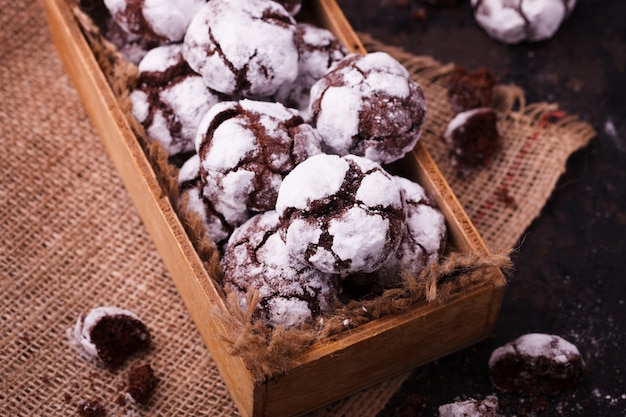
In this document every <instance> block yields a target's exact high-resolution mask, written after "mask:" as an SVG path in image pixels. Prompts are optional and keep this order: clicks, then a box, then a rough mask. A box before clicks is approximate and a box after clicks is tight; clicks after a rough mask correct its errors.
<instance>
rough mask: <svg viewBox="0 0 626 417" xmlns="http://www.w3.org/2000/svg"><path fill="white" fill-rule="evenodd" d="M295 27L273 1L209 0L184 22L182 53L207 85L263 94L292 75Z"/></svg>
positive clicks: (250, 94) (295, 55) (223, 90)
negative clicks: (185, 24)
mask: <svg viewBox="0 0 626 417" xmlns="http://www.w3.org/2000/svg"><path fill="white" fill-rule="evenodd" d="M295 27H296V23H295V20H294V19H293V18H292V17H291V16H290V15H289V14H288V13H287V11H286V10H285V9H284V8H283V7H282V6H281V5H280V4H278V3H276V2H273V1H267V0H239V1H230V0H211V1H209V2H208V3H207V4H206V5H205V6H204V7H203V8H202V9H201V10H200V11H199V12H198V13H197V14H196V16H195V17H194V19H193V20H192V22H191V24H190V25H189V28H188V30H187V34H186V35H185V40H184V49H183V54H184V56H185V59H186V60H187V61H188V62H189V65H190V66H191V68H193V69H194V70H195V71H196V72H198V73H199V74H200V75H202V78H203V79H204V81H205V83H206V84H207V86H209V87H210V88H212V89H214V90H216V91H219V92H221V93H224V94H229V95H241V96H245V97H250V98H260V97H268V96H271V95H272V94H274V93H275V92H276V90H277V89H278V87H280V86H281V85H282V84H284V83H286V82H291V81H293V80H294V79H295V78H296V76H297V75H298V51H297V49H296V45H295V42H294V34H295Z"/></svg>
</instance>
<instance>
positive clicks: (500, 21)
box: [471, 0, 576, 44]
mask: <svg viewBox="0 0 626 417" xmlns="http://www.w3.org/2000/svg"><path fill="white" fill-rule="evenodd" d="M471 1H472V8H473V10H474V18H475V19H476V22H477V23H478V24H479V25H480V26H481V27H482V28H483V29H484V30H485V31H486V32H487V34H488V35H489V36H491V37H492V38H494V39H497V40H499V41H501V42H504V43H508V44H516V43H520V42H522V41H530V42H536V41H542V40H546V39H549V38H551V37H552V36H554V34H555V33H556V31H557V30H558V28H559V27H560V26H561V24H562V23H563V21H564V20H565V18H566V17H567V16H569V15H570V13H571V12H572V10H573V9H574V6H575V5H576V0H471Z"/></svg>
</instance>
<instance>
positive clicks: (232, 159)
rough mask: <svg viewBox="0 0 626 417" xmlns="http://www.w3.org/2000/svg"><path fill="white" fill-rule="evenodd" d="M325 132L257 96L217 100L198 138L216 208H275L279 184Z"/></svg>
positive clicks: (316, 146)
mask: <svg viewBox="0 0 626 417" xmlns="http://www.w3.org/2000/svg"><path fill="white" fill-rule="evenodd" d="M319 140H320V139H319V135H318V133H317V131H316V130H315V129H314V128H313V127H312V126H311V125H309V124H307V123H304V120H302V118H301V117H300V115H299V114H298V112H297V111H296V110H293V109H288V108H286V107H285V106H283V105H282V104H280V103H273V102H262V101H253V100H247V99H246V100H241V101H228V102H221V103H219V104H216V105H215V106H214V107H213V108H211V110H209V112H208V113H207V114H206V115H205V117H204V119H203V121H202V123H201V125H200V127H199V129H198V136H197V139H196V149H197V152H198V155H200V160H201V173H202V175H203V178H204V180H205V182H206V183H210V184H211V187H206V189H205V195H206V196H207V197H208V198H209V199H210V200H211V201H212V202H213V204H214V205H215V207H216V209H217V210H218V211H220V212H225V209H228V210H230V209H232V208H237V209H238V210H239V209H240V208H241V207H245V208H247V209H250V210H252V211H256V212H261V211H266V210H272V209H274V205H275V203H276V197H277V195H278V188H279V187H280V184H281V182H282V180H283V177H284V176H285V175H287V174H288V173H289V172H290V171H291V170H292V169H293V168H294V167H295V166H296V165H297V164H298V163H300V162H302V161H304V160H305V159H307V158H308V157H309V156H312V155H315V154H318V153H320V147H319Z"/></svg>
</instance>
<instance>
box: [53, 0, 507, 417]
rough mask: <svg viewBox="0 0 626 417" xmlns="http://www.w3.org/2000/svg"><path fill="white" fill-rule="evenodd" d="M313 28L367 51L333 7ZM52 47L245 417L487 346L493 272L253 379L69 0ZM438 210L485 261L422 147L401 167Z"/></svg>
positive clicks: (497, 275)
mask: <svg viewBox="0 0 626 417" xmlns="http://www.w3.org/2000/svg"><path fill="white" fill-rule="evenodd" d="M311 4H312V6H311V7H312V8H313V10H314V13H315V15H316V16H317V19H318V20H319V22H318V23H319V24H320V25H322V26H324V27H326V28H328V29H330V30H331V31H333V32H334V33H335V35H336V36H337V37H338V38H339V39H340V40H341V41H342V42H344V44H345V45H346V46H347V47H348V48H349V49H350V50H351V51H354V52H361V53H364V52H365V51H364V49H363V46H362V44H361V42H360V41H359V39H358V38H357V36H356V35H355V33H354V32H353V30H352V29H351V27H350V25H349V24H348V22H347V21H346V19H345V17H344V15H343V13H342V12H341V10H340V9H339V7H338V6H337V4H336V3H335V1H334V0H315V1H311ZM45 6H46V13H47V18H48V21H49V25H50V28H51V33H52V37H53V41H54V43H55V44H56V47H57V49H58V52H59V55H60V57H61V59H62V61H63V63H64V65H65V67H66V70H67V73H68V74H69V76H70V78H71V79H72V80H73V82H74V83H75V85H76V88H77V90H78V92H79V94H80V96H81V98H82V101H83V103H84V105H85V108H86V110H87V112H88V114H89V116H90V118H91V120H92V122H93V124H94V125H95V127H96V129H97V131H98V133H99V135H100V137H101V139H102V141H103V143H104V145H105V147H106V149H107V151H108V153H109V154H110V157H111V159H112V160H113V162H114V164H115V166H116V168H117V170H118V171H119V174H120V176H121V178H122V179H123V181H124V184H125V186H126V187H127V189H128V191H129V193H130V195H131V197H132V198H133V200H134V203H135V204H136V206H137V209H138V211H139V213H140V215H141V217H142V219H143V221H144V223H145V226H146V228H147V229H148V231H149V233H150V234H151V236H152V237H153V239H154V242H155V244H156V246H157V249H158V250H159V252H160V254H161V256H162V258H163V261H164V262H165V264H166V266H167V268H168V270H169V271H170V273H171V276H172V278H173V280H174V281H175V284H176V286H177V288H178V291H179V292H180V294H181V296H182V298H183V300H184V302H185V304H186V306H187V308H188V310H189V312H190V314H191V316H192V317H193V319H194V322H195V323H196V326H197V328H198V330H199V331H200V333H201V335H202V337H203V340H204V341H205V343H206V345H207V347H208V349H209V351H210V353H211V356H212V358H213V360H214V362H215V364H216V365H217V367H218V369H219V370H220V373H221V375H222V376H223V379H224V381H225V383H226V385H227V387H228V389H229V391H230V393H231V396H232V398H233V400H234V402H235V403H236V405H237V407H238V409H239V410H240V412H241V414H242V415H243V416H250V417H252V416H254V417H257V416H275V417H277V416H288V415H296V414H301V413H304V412H306V411H310V410H312V409H315V408H317V407H320V406H322V405H324V404H328V403H330V402H332V401H335V400H337V399H340V398H342V397H345V396H347V395H349V394H352V393H355V392H357V391H359V390H361V389H363V388H365V387H368V386H371V385H373V384H376V383H378V382H381V381H383V380H385V379H387V378H390V377H392V376H395V375H399V374H401V373H404V372H406V371H408V370H410V369H412V368H414V367H417V366H420V365H423V364H426V363H428V362H430V361H433V360H435V359H437V358H440V357H442V356H445V355H448V354H450V353H453V352H455V351H458V350H460V349H463V348H465V347H468V346H470V345H472V344H474V343H476V342H478V341H480V340H482V339H484V338H486V337H487V336H488V335H489V334H490V332H491V329H492V327H493V325H494V322H495V320H496V317H497V315H498V312H499V308H500V303H501V299H502V294H503V291H504V282H505V279H504V277H503V275H502V272H501V271H500V270H499V269H497V268H492V269H490V272H489V274H487V278H486V279H483V280H482V281H479V282H475V283H473V284H472V285H468V286H467V288H461V289H459V290H458V291H456V292H454V293H453V294H452V295H450V296H449V297H447V298H446V299H445V300H444V301H437V302H431V303H429V302H426V301H424V302H421V303H416V304H414V305H412V306H411V307H410V308H407V309H404V310H402V311H400V312H398V313H395V314H390V315H387V316H384V317H382V318H378V319H375V320H371V321H369V322H367V323H365V324H362V325H360V326H358V327H356V328H352V329H350V330H349V331H345V332H341V333H340V334H337V335H334V336H333V337H332V338H328V340H320V341H318V342H315V343H312V344H311V345H309V346H307V347H305V348H304V349H303V350H302V352H301V353H300V354H299V355H298V357H297V358H296V360H295V361H293V363H295V365H293V366H292V367H291V368H290V369H288V370H287V372H284V373H281V374H279V375H273V376H271V377H263V378H259V376H258V375H256V374H254V373H253V372H251V371H250V369H249V367H247V366H246V363H245V361H244V360H243V358H242V357H240V356H237V355H233V354H231V350H230V349H229V346H227V344H226V342H225V341H224V338H223V337H220V335H227V336H228V335H230V334H232V333H233V331H234V330H233V329H230V328H228V322H225V321H223V320H217V319H216V318H215V317H216V314H215V312H216V311H218V312H221V313H223V314H225V315H227V314H229V312H228V308H227V303H226V301H225V299H224V297H223V295H222V291H220V289H219V288H217V286H216V284H215V281H214V280H212V279H211V277H210V275H209V272H208V271H207V268H206V267H205V263H204V262H203V260H202V259H201V258H200V257H199V255H198V253H197V251H196V250H195V249H194V246H193V244H192V242H191V241H190V238H189V236H188V235H187V233H186V231H185V228H184V227H183V224H182V223H181V221H180V219H179V217H178V216H177V213H176V211H175V210H174V207H173V205H172V203H171V201H170V199H169V198H168V196H167V195H166V193H165V192H164V191H163V189H162V187H161V185H160V184H161V183H162V181H160V179H159V178H158V175H157V172H156V171H155V169H154V168H153V164H152V163H151V162H152V161H150V160H149V158H148V156H147V154H146V152H145V148H144V147H142V145H141V144H140V142H139V141H138V140H137V137H136V135H135V133H134V132H133V130H132V129H131V126H130V124H129V120H128V118H127V116H126V113H125V112H124V111H123V110H122V108H121V105H120V102H119V100H118V97H117V96H116V95H115V93H114V91H113V90H112V88H111V85H110V84H109V83H108V82H107V78H106V77H105V76H104V74H103V72H102V70H101V67H100V66H99V65H98V62H97V60H96V58H95V56H94V53H93V50H92V49H91V47H90V44H89V42H88V41H87V39H86V38H85V35H84V33H83V32H82V31H81V27H80V25H79V23H78V21H77V20H76V18H75V14H74V13H73V9H72V7H71V6H70V5H69V4H68V0H45ZM400 165H401V166H402V170H403V171H404V175H407V176H409V177H412V178H413V179H415V180H417V181H418V182H419V183H420V184H421V185H422V186H423V187H424V188H425V189H426V190H427V191H428V193H429V194H430V195H431V196H433V197H434V199H435V200H436V202H437V204H438V205H439V207H440V209H441V210H442V211H443V213H444V215H445V217H446V219H447V226H448V231H449V243H448V247H449V248H450V250H451V251H455V252H457V253H460V254H478V255H488V250H487V248H486V246H485V245H484V243H483V241H482V240H481V237H480V236H479V234H478V233H477V231H476V230H475V228H474V227H473V225H472V223H471V222H470V220H469V219H468V217H467V215H466V214H465V212H464V211H463V208H462V207H461V206H460V204H459V202H458V201H457V199H456V197H455V196H454V194H453V192H452V190H451V189H450V188H449V186H448V184H447V183H446V181H445V179H444V178H443V177H442V175H441V173H440V172H439V170H438V168H437V166H436V165H435V164H434V162H433V160H432V159H431V158H430V156H429V154H428V152H427V151H426V149H425V148H424V147H423V146H422V145H421V143H418V145H417V147H416V148H415V150H414V152H413V153H411V154H409V155H407V156H406V157H405V158H404V160H403V161H402V163H401V164H400Z"/></svg>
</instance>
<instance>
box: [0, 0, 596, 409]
mask: <svg viewBox="0 0 626 417" xmlns="http://www.w3.org/2000/svg"><path fill="white" fill-rule="evenodd" d="M0 9H1V10H3V12H2V14H1V15H0V103H1V104H0V106H1V107H0V138H1V140H2V145H3V146H2V152H1V153H0V294H1V306H0V415H7V416H32V415H76V413H77V411H76V410H77V404H78V403H79V402H80V401H84V400H98V401H100V402H101V403H102V404H103V405H104V406H105V408H106V409H107V411H108V414H107V415H110V416H123V415H150V416H172V415H177V416H200V415H207V416H209V415H210V416H232V415H237V410H236V408H235V406H234V404H233V402H232V401H231V399H230V397H229V395H228V392H227V390H226V388H225V386H224V384H223V382H222V380H221V377H220V375H219V373H218V371H217V369H216V368H215V366H214V365H213V363H212V361H211V357H210V355H209V354H208V352H207V350H206V348H205V347H204V344H203V342H202V340H201V338H200V335H199V334H198V332H197V331H196V329H195V327H194V325H193V323H192V321H191V319H190V317H189V315H188V314H187V312H186V310H185V307H184V305H183V303H182V300H181V299H180V297H179V295H178V293H177V292H176V289H175V287H174V285H173V283H172V281H171V279H170V277H169V274H168V272H167V271H166V270H165V268H164V266H163V263H162V261H161V259H160V257H159V255H158V253H157V252H156V249H155V247H154V245H153V243H152V241H151V240H150V237H149V235H148V234H147V232H146V230H145V229H144V227H143V225H142V223H141V220H140V218H139V217H138V214H137V212H136V210H135V208H134V206H133V204H132V201H131V200H130V197H129V196H128V194H127V193H126V190H125V189H124V187H123V184H122V182H121V180H120V179H119V177H118V175H117V173H116V171H115V170H114V168H113V166H112V164H111V162H110V160H109V158H108V156H107V154H106V152H105V150H104V148H103V146H102V144H101V143H100V141H99V139H98V137H97V134H96V132H95V130H94V129H93V127H92V125H91V123H90V121H89V119H88V118H87V115H86V113H85V111H84V109H83V106H82V104H81V102H80V100H79V98H78V95H77V93H76V91H75V89H74V86H73V85H72V82H71V80H69V78H68V77H67V76H66V74H65V73H64V70H63V68H62V66H61V63H60V61H59V59H58V57H57V54H56V51H55V49H54V47H53V45H52V43H51V41H50V36H49V32H48V28H47V24H46V21H45V17H44V12H43V7H42V4H41V2H40V1H38V0H21V1H9V0H0ZM363 39H364V40H365V44H366V47H367V48H368V49H369V50H375V49H382V50H387V51H389V52H391V53H392V54H394V56H396V57H397V58H398V59H399V60H400V61H401V62H403V63H404V64H405V65H406V66H407V67H408V68H409V69H410V70H411V72H412V73H414V74H415V78H416V79H417V80H418V81H420V82H421V83H422V85H423V86H424V87H425V92H426V97H427V100H428V112H429V114H428V121H427V125H426V127H425V134H424V136H423V140H424V141H425V142H426V144H427V148H428V149H429V150H430V152H431V153H432V155H433V157H434V159H435V160H436V161H438V163H439V166H440V167H441V169H442V171H443V173H444V175H446V177H447V178H448V180H449V181H450V183H451V186H452V188H453V189H454V190H455V192H456V193H457V196H458V197H459V199H460V201H461V202H462V203H463V205H464V206H465V208H466V210H467V211H468V214H469V215H470V217H471V218H472V219H473V220H474V222H475V224H476V226H477V228H478V230H479V231H480V233H481V234H482V236H483V237H484V238H485V241H486V242H487V244H488V246H490V247H491V248H502V247H509V246H513V245H515V244H516V242H517V240H518V239H519V237H520V236H521V235H522V233H523V232H524V230H525V228H526V227H527V226H528V224H529V223H530V222H531V221H532V220H533V219H534V218H535V217H536V216H537V215H538V214H539V213H540V211H541V208H542V206H543V205H544V203H545V201H546V200H547V198H548V197H549V195H550V193H551V191H552V189H553V187H554V185H555V183H556V181H557V179H558V177H559V175H560V174H561V173H562V172H563V171H564V169H565V162H566V159H567V157H568V156H569V155H570V154H571V153H572V152H573V151H575V150H576V149H578V148H580V147H582V146H584V145H585V144H586V143H588V141H589V140H590V139H591V138H592V137H593V135H594V132H593V129H591V128H590V127H589V126H588V125H585V124H583V123H580V122H577V121H576V120H575V118H572V117H567V116H565V117H564V115H563V114H561V113H560V112H558V111H557V110H558V109H556V108H555V107H554V106H548V105H531V106H525V104H524V102H523V94H522V93H521V92H520V91H519V90H517V89H515V88H513V87H506V88H505V87H502V88H501V89H500V93H501V94H499V97H500V101H499V103H498V107H499V108H500V109H501V110H503V111H504V112H503V117H502V120H501V125H500V127H501V130H502V131H503V134H504V137H505V147H504V152H502V154H501V155H500V157H499V158H498V159H497V160H496V161H495V163H494V165H493V166H492V167H491V168H490V169H488V170H482V171H479V172H477V173H476V174H474V175H473V176H472V177H470V178H468V179H465V180H462V179H459V178H457V177H455V176H454V174H453V173H452V172H451V170H450V169H449V167H448V166H447V164H446V161H447V155H446V152H445V150H444V149H443V147H442V144H441V142H440V141H439V139H438V136H439V135H440V134H441V132H442V131H443V129H444V127H445V123H447V120H449V118H450V117H451V115H452V113H451V110H450V109H449V108H448V106H447V103H446V101H445V99H444V97H445V90H444V87H443V85H444V84H443V83H444V82H445V76H446V74H447V72H449V70H450V66H441V65H439V64H438V63H436V62H434V61H432V60H430V59H429V58H424V57H414V56H411V55H409V54H406V53H403V52H402V51H399V50H395V49H393V48H388V47H386V46H384V45H381V44H379V43H377V42H375V41H373V40H371V39H369V38H368V37H367V36H366V35H363ZM511 109H515V110H516V111H513V112H511V111H509V110H511ZM555 120H556V122H555ZM101 305H116V306H119V307H123V308H128V309H130V310H133V311H135V312H136V313H138V314H139V315H140V316H141V317H143V318H144V320H145V321H146V323H147V325H148V326H149V328H150V331H151V333H152V336H153V340H154V343H153V346H152V348H151V349H150V350H149V351H148V352H145V353H143V354H141V355H138V356H136V357H134V358H133V359H132V360H131V361H130V362H129V363H127V364H126V365H125V366H124V367H123V368H121V369H119V370H117V371H115V372H112V371H107V370H105V369H101V368H99V367H96V366H94V365H93V364H92V363H90V362H88V361H86V360H84V359H83V358H82V357H80V356H79V355H78V354H77V353H76V352H75V351H74V350H73V349H72V348H71V347H70V345H69V343H68V342H67V338H66V331H67V329H68V328H70V327H71V326H72V325H73V323H74V321H75V320H76V318H77V316H78V314H80V313H82V312H86V311H88V310H89V309H91V308H93V307H96V306H101ZM142 363H150V364H151V366H152V367H153V368H154V369H155V372H156V374H157V376H158V378H159V380H160V382H159V385H158V387H157V391H156V393H155V395H154V397H153V398H152V400H151V402H150V403H149V404H148V406H147V407H145V408H137V407H135V406H133V405H130V404H126V405H121V404H118V402H117V401H116V400H117V399H118V397H119V395H120V394H121V393H122V392H123V391H124V385H125V381H126V375H127V372H128V369H129V368H130V367H131V366H134V365H138V364H142ZM405 377H406V376H405V375H403V376H400V377H397V378H394V379H392V380H390V381H388V382H385V383H383V384H380V385H378V386H376V387H374V388H371V389H369V390H367V391H365V392H362V393H359V394H356V395H354V396H352V397H350V398H348V399H345V400H343V401H340V402H338V403H336V404H333V405H332V406H329V407H326V408H325V409H323V410H319V411H317V412H315V413H313V414H314V415H320V416H322V415H328V416H341V415H359V416H375V415H376V414H377V413H378V412H379V411H380V410H381V409H382V407H383V406H384V405H385V403H386V402H387V400H388V399H389V398H390V397H391V395H392V394H393V393H394V392H395V391H396V390H397V388H398V387H399V386H400V384H401V383H402V381H404V379H405Z"/></svg>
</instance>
